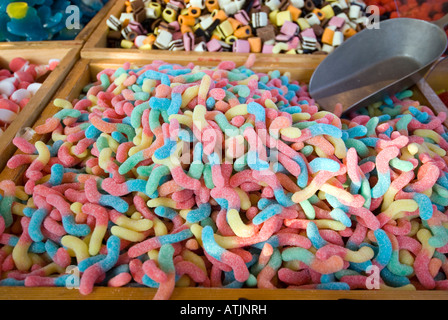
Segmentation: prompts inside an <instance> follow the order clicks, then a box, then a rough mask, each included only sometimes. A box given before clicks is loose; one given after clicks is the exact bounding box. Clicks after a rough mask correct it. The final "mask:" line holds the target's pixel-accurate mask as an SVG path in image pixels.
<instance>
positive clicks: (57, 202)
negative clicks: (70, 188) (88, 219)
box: [46, 194, 71, 217]
mask: <svg viewBox="0 0 448 320" xmlns="http://www.w3.org/2000/svg"><path fill="white" fill-rule="evenodd" d="M46 199H47V202H48V203H49V204H51V205H52V206H53V207H55V208H56V209H57V210H58V211H59V212H60V213H61V216H62V217H64V216H67V215H71V209H70V204H68V203H67V202H66V201H65V200H64V198H63V197H62V196H60V195H58V194H48V195H47V197H46Z"/></svg>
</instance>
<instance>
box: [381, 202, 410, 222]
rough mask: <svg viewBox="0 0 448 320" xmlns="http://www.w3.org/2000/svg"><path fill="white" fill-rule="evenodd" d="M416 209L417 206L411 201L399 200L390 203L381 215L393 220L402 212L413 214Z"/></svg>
mask: <svg viewBox="0 0 448 320" xmlns="http://www.w3.org/2000/svg"><path fill="white" fill-rule="evenodd" d="M417 209H418V204H417V202H415V200H412V199H400V200H395V201H394V202H392V203H391V204H390V205H389V206H388V207H387V209H386V210H385V211H383V212H382V213H383V214H385V215H386V216H388V217H389V218H391V219H395V218H396V217H397V216H398V214H399V213H401V212H403V211H408V212H413V211H415V210H417Z"/></svg>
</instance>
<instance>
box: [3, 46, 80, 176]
mask: <svg viewBox="0 0 448 320" xmlns="http://www.w3.org/2000/svg"><path fill="white" fill-rule="evenodd" d="M80 50H81V46H80V45H78V46H74V47H68V46H66V47H58V46H49V45H45V46H33V47H23V48H20V49H18V48H15V49H13V48H10V49H4V48H2V49H1V50H0V65H1V67H2V68H8V64H9V62H10V61H11V60H12V59H14V58H17V57H20V58H23V59H25V60H29V61H30V62H31V63H35V64H47V63H48V62H49V60H50V59H58V60H59V64H58V66H57V67H56V68H55V69H54V70H53V71H51V72H50V73H48V74H47V75H46V78H45V80H44V81H43V82H42V86H41V87H40V89H39V90H38V91H37V92H36V94H35V95H34V96H33V97H32V98H31V99H30V101H29V102H28V103H27V105H26V106H25V107H24V108H23V109H22V110H21V112H20V113H19V115H18V116H17V118H16V119H15V120H14V121H13V122H12V123H11V124H10V125H9V127H8V128H7V129H6V130H5V132H4V133H3V134H2V135H1V138H0V154H1V157H0V168H1V169H3V167H4V166H5V164H6V162H7V161H8V159H9V157H10V156H11V155H12V154H13V153H14V151H15V150H16V148H15V146H14V145H13V144H12V142H11V141H12V140H13V139H14V138H15V137H16V135H17V134H18V133H19V134H20V131H21V130H22V129H24V128H26V127H31V126H32V125H33V124H34V122H35V121H36V120H37V119H38V117H39V115H40V113H41V112H42V110H44V108H45V107H46V105H47V103H48V102H49V101H50V99H51V97H52V96H53V94H54V93H55V92H56V90H57V89H58V88H59V85H60V84H61V83H62V81H63V80H64V79H65V77H66V76H67V75H68V73H69V72H70V70H71V68H72V67H73V66H74V64H75V62H76V61H77V60H78V58H79V52H80Z"/></svg>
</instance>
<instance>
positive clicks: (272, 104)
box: [264, 99, 278, 111]
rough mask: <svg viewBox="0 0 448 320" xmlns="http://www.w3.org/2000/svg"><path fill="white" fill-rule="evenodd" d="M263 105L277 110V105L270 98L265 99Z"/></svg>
mask: <svg viewBox="0 0 448 320" xmlns="http://www.w3.org/2000/svg"><path fill="white" fill-rule="evenodd" d="M264 105H265V107H266V108H269V109H274V110H277V111H278V107H277V105H276V104H275V103H274V101H272V100H271V99H266V100H265V101H264Z"/></svg>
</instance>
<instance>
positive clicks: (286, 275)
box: [278, 268, 311, 286]
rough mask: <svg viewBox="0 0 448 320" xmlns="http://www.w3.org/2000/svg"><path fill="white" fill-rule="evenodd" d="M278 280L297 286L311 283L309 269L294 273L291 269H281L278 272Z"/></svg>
mask: <svg viewBox="0 0 448 320" xmlns="http://www.w3.org/2000/svg"><path fill="white" fill-rule="evenodd" d="M278 278H279V280H280V281H282V282H284V283H287V284H289V285H296V286H300V285H304V284H306V283H309V282H310V281H311V277H310V273H309V271H308V269H302V270H299V271H294V270H291V269H289V268H280V269H279V270H278Z"/></svg>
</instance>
